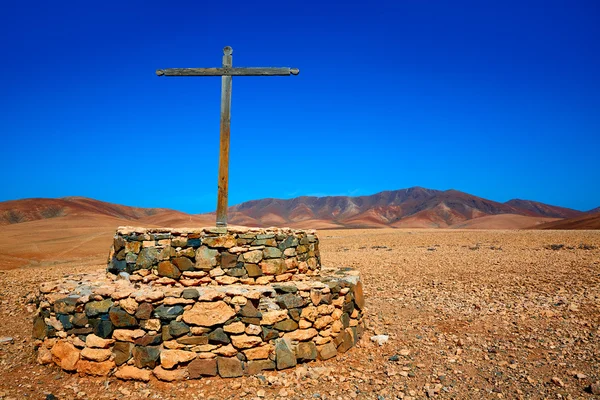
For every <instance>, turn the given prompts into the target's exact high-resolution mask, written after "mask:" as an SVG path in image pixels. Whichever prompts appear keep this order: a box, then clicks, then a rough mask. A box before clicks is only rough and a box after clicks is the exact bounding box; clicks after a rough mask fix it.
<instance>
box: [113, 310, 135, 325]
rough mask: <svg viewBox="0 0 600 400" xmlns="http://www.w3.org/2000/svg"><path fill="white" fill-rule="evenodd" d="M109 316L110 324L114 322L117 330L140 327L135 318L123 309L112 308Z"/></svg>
mask: <svg viewBox="0 0 600 400" xmlns="http://www.w3.org/2000/svg"><path fill="white" fill-rule="evenodd" d="M108 316H109V318H110V322H112V324H113V325H114V326H115V327H116V328H135V327H137V326H138V322H137V320H136V319H135V317H133V316H132V315H131V314H130V313H128V312H127V311H125V310H123V309H122V308H121V307H111V309H110V311H109V312H108Z"/></svg>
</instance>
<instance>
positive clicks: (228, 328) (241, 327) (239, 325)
mask: <svg viewBox="0 0 600 400" xmlns="http://www.w3.org/2000/svg"><path fill="white" fill-rule="evenodd" d="M223 330H224V331H225V332H227V333H244V331H245V330H246V324H244V323H243V322H240V321H237V322H232V323H231V324H228V325H225V326H224V327H223Z"/></svg>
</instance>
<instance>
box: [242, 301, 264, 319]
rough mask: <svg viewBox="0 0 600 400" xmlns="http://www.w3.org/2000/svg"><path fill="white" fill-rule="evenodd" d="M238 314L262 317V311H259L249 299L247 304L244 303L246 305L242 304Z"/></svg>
mask: <svg viewBox="0 0 600 400" xmlns="http://www.w3.org/2000/svg"><path fill="white" fill-rule="evenodd" d="M238 314H239V315H241V316H242V317H248V318H260V317H262V313H261V312H260V311H258V309H257V308H256V307H255V306H254V304H253V303H252V302H251V301H248V302H247V303H246V304H244V306H242V307H241V308H240V311H239V312H238Z"/></svg>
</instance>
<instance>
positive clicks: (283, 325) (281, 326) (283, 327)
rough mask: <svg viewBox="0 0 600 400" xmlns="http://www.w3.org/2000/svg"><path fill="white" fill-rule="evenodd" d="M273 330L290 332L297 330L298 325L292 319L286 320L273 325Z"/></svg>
mask: <svg viewBox="0 0 600 400" xmlns="http://www.w3.org/2000/svg"><path fill="white" fill-rule="evenodd" d="M273 328H275V329H277V330H278V331H283V332H291V331H294V330H296V329H298V323H297V322H296V321H294V320H293V319H290V318H288V319H285V320H283V321H279V322H277V323H276V324H275V325H273Z"/></svg>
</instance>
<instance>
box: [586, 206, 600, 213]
mask: <svg viewBox="0 0 600 400" xmlns="http://www.w3.org/2000/svg"><path fill="white" fill-rule="evenodd" d="M587 213H588V214H596V213H600V207H596V208H594V209H591V210H590V211H588V212H587Z"/></svg>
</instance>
